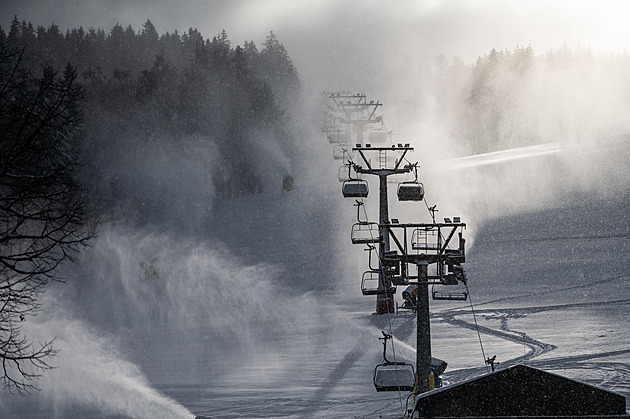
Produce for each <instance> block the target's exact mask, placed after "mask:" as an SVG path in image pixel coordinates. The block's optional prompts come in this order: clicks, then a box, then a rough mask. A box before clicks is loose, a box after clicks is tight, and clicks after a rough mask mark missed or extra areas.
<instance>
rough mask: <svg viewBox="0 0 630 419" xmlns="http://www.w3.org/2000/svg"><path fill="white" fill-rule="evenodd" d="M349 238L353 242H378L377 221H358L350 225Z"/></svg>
mask: <svg viewBox="0 0 630 419" xmlns="http://www.w3.org/2000/svg"><path fill="white" fill-rule="evenodd" d="M350 238H351V239H352V243H353V244H367V243H378V242H379V240H380V233H379V230H378V223H373V222H372V223H370V222H368V223H366V222H358V223H355V224H354V225H353V226H352V231H351V233H350Z"/></svg>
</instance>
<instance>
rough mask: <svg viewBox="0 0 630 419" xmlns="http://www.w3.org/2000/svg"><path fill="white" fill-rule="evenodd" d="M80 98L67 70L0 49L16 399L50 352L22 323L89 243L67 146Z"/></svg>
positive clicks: (2, 284) (0, 225) (4, 321)
mask: <svg viewBox="0 0 630 419" xmlns="http://www.w3.org/2000/svg"><path fill="white" fill-rule="evenodd" d="M82 94H83V91H82V88H81V85H80V84H79V83H78V82H77V79H76V73H75V71H74V69H73V68H72V67H70V66H68V67H67V68H66V69H65V71H63V72H62V71H59V70H58V69H55V68H53V67H52V66H51V65H48V64H45V63H44V64H41V63H40V64H35V65H34V64H33V61H32V60H30V59H28V58H27V57H26V55H25V51H24V49H21V50H20V49H11V48H10V47H8V46H7V45H0V361H1V362H2V370H1V371H0V377H1V380H2V383H3V388H4V389H5V390H8V391H16V392H18V393H20V394H24V393H27V392H29V391H31V390H33V389H36V386H35V384H34V379H36V378H37V377H39V376H40V375H41V374H42V373H43V372H44V371H45V370H47V369H49V368H51V366H50V363H49V362H50V357H51V356H53V355H54V354H55V349H54V348H53V345H52V340H50V341H47V342H43V343H37V344H35V343H33V342H32V341H30V340H29V339H28V337H27V336H24V334H23V331H22V327H21V326H22V325H23V323H22V322H24V321H28V320H29V317H31V316H33V315H35V314H36V313H37V312H38V311H39V310H40V308H41V305H40V302H39V297H40V296H41V293H42V291H43V290H44V287H45V286H46V284H47V283H49V281H62V280H63V278H62V277H61V276H60V273H59V269H58V268H59V266H60V264H61V263H62V262H64V261H66V260H72V257H73V255H75V254H76V252H77V251H78V250H80V249H81V248H82V247H83V246H84V245H86V244H87V240H88V238H89V233H88V231H87V229H86V227H85V224H86V221H87V209H86V208H87V206H86V199H85V194H83V192H82V191H81V188H80V186H79V184H78V182H77V179H76V176H75V168H76V167H77V161H76V158H75V157H74V156H73V148H72V146H71V143H72V136H73V135H74V134H76V132H77V129H78V127H79V124H80V122H81V108H80V100H81V97H82ZM53 340H54V339H53Z"/></svg>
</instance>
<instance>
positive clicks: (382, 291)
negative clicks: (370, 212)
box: [376, 175, 394, 314]
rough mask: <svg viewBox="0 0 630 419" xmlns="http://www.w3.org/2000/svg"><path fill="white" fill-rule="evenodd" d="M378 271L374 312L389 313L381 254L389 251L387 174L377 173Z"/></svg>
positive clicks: (389, 303) (389, 306)
mask: <svg viewBox="0 0 630 419" xmlns="http://www.w3.org/2000/svg"><path fill="white" fill-rule="evenodd" d="M379 192H380V196H379V198H380V200H379V219H378V220H379V235H380V240H379V247H380V248H379V252H380V258H379V263H378V266H379V272H378V293H377V295H376V312H377V313H378V314H385V313H391V312H393V311H394V307H393V303H392V302H391V301H390V296H389V295H388V294H387V289H388V288H389V284H388V282H389V281H388V280H387V277H386V276H385V271H384V269H383V255H384V254H385V252H387V251H389V232H388V230H387V228H386V227H385V225H386V224H387V223H389V208H388V206H389V204H388V200H387V175H379Z"/></svg>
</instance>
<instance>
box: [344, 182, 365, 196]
mask: <svg viewBox="0 0 630 419" xmlns="http://www.w3.org/2000/svg"><path fill="white" fill-rule="evenodd" d="M341 192H342V193H343V197H344V198H367V196H368V193H369V188H368V183H367V181H365V180H362V179H350V180H346V181H345V182H343V185H342V187H341Z"/></svg>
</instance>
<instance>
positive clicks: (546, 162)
mask: <svg viewBox="0 0 630 419" xmlns="http://www.w3.org/2000/svg"><path fill="white" fill-rule="evenodd" d="M628 68H630V61H629V60H628V58H627V57H617V56H603V55H596V54H594V53H592V52H590V51H588V50H581V49H578V50H576V51H573V50H571V49H569V48H566V47H565V48H561V49H559V50H556V51H551V52H548V53H546V54H544V55H537V54H536V53H535V52H534V50H533V49H532V48H531V47H529V48H517V49H515V50H514V51H502V52H498V51H494V50H493V51H491V52H490V53H489V54H488V55H485V56H483V57H480V58H479V60H478V61H477V62H476V63H475V64H474V65H471V66H467V65H465V64H464V63H463V62H462V61H461V60H459V59H457V58H456V59H455V60H453V61H452V62H448V60H445V59H443V60H442V61H440V60H438V62H437V63H436V66H435V70H434V73H433V75H432V76H431V77H432V83H430V84H426V83H425V84H424V86H426V89H427V90H426V91H425V93H426V94H428V98H427V99H426V100H425V101H424V102H423V105H422V107H421V108H419V109H418V114H417V115H418V120H417V121H416V123H415V124H416V126H417V127H418V137H419V138H421V139H420V140H419V141H418V142H416V145H417V144H418V143H419V144H420V145H421V147H420V148H425V147H426V148H427V149H430V150H433V151H434V153H435V154H436V155H437V156H440V158H438V159H435V160H433V159H427V160H425V161H424V162H421V165H423V168H422V169H421V171H422V174H423V176H424V179H425V185H427V184H428V186H429V189H428V193H429V197H430V199H433V200H435V201H436V202H438V203H441V204H442V205H449V206H454V208H456V209H455V211H458V212H459V213H460V214H462V215H463V216H465V217H467V219H468V220H475V223H478V222H480V221H482V220H484V219H487V218H489V217H494V216H496V215H498V214H502V213H515V212H521V211H529V210H532V209H536V208H541V207H554V206H559V205H563V203H564V202H566V201H567V200H572V199H581V197H584V196H590V197H596V198H603V199H614V198H615V197H617V196H620V195H623V194H625V193H626V192H627V190H628V188H629V187H630V182H629V181H628V179H629V178H630V177H629V176H628V169H627V165H626V164H624V161H625V160H627V157H628V153H629V150H628V146H627V141H628V132H630V125H629V124H628V120H627V118H625V117H624V115H626V114H627V113H628V111H629V110H630V100H628V99H627V98H626V97H624V96H623V95H620V94H619V92H620V91H624V90H627V89H628V87H630V78H629V77H628V76H627V74H628ZM624 86H625V87H624ZM426 111H429V112H426ZM436 127H437V129H436ZM459 156H461V157H459ZM431 185H435V186H437V187H435V186H434V187H431ZM441 185H448V187H445V186H444V187H443V186H441ZM431 192H434V193H435V192H437V193H438V194H439V195H440V196H438V197H437V198H436V197H435V195H433V196H431V194H430V193H431Z"/></svg>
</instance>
